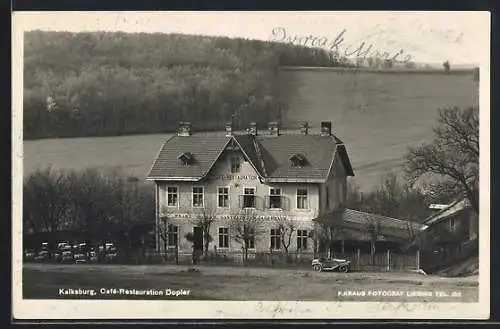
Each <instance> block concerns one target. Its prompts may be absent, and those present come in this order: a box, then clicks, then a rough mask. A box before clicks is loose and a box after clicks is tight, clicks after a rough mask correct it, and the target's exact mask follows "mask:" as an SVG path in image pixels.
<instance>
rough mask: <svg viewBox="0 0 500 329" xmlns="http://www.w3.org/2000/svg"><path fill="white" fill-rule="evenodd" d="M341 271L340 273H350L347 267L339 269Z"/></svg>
mask: <svg viewBox="0 0 500 329" xmlns="http://www.w3.org/2000/svg"><path fill="white" fill-rule="evenodd" d="M339 271H340V272H344V273H347V272H348V271H349V268H348V267H347V266H341V267H340V268H339Z"/></svg>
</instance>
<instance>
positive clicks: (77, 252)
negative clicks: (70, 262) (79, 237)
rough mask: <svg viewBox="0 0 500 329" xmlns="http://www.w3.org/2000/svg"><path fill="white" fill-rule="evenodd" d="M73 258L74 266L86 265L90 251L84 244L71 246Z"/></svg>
mask: <svg viewBox="0 0 500 329" xmlns="http://www.w3.org/2000/svg"><path fill="white" fill-rule="evenodd" d="M73 252H74V258H75V263H76V264H81V263H87V262H88V261H89V258H90V250H89V247H88V245H87V244H86V243H85V242H82V243H79V244H77V245H75V246H73Z"/></svg>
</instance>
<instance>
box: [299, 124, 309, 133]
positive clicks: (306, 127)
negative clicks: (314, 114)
mask: <svg viewBox="0 0 500 329" xmlns="http://www.w3.org/2000/svg"><path fill="white" fill-rule="evenodd" d="M300 133H301V134H302V135H307V134H308V133H309V123H308V122H307V121H304V122H301V123H300Z"/></svg>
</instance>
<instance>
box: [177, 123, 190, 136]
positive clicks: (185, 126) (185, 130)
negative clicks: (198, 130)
mask: <svg viewBox="0 0 500 329" xmlns="http://www.w3.org/2000/svg"><path fill="white" fill-rule="evenodd" d="M192 134H193V131H192V127H191V122H187V121H181V122H179V128H178V130H177V136H191V135H192Z"/></svg>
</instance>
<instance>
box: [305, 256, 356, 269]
mask: <svg viewBox="0 0 500 329" xmlns="http://www.w3.org/2000/svg"><path fill="white" fill-rule="evenodd" d="M350 265H351V261H349V260H346V259H338V258H316V259H313V261H312V268H313V270H314V271H316V272H322V271H337V272H349V270H350Z"/></svg>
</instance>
